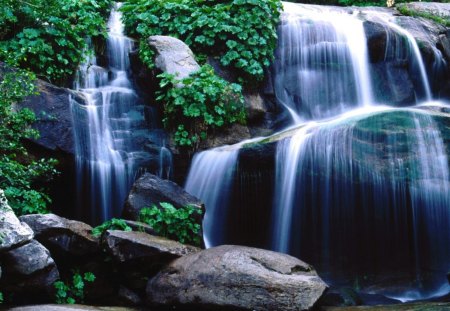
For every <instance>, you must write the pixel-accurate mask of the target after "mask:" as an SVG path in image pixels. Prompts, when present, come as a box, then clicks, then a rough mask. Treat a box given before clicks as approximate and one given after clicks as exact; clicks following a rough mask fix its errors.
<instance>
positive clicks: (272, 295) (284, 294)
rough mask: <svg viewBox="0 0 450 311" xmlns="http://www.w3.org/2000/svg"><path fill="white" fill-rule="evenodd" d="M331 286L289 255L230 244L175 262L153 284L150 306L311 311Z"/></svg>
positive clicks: (311, 269) (150, 286)
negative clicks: (309, 310)
mask: <svg viewBox="0 0 450 311" xmlns="http://www.w3.org/2000/svg"><path fill="white" fill-rule="evenodd" d="M326 288H327V285H326V284H325V283H324V282H323V281H322V280H321V279H320V278H319V277H318V275H317V274H316V272H315V271H314V270H313V268H312V267H311V266H309V265H308V264H306V263H304V262H302V261H300V260H299V259H297V258H294V257H292V256H289V255H285V254H281V253H275V252H272V251H267V250H262V249H256V248H250V247H244V246H232V245H224V246H219V247H215V248H210V249H207V250H204V251H201V252H199V253H196V254H193V255H189V256H185V257H182V258H179V259H177V260H175V261H174V262H173V263H171V264H170V265H169V266H168V267H167V268H166V269H164V270H163V271H161V272H160V273H159V274H158V275H156V276H155V277H154V278H153V279H151V280H150V281H149V283H148V285H147V290H146V291H147V298H148V302H149V304H150V305H156V306H160V305H173V306H179V307H181V308H185V309H188V310H194V309H196V308H210V309H214V310H215V309H227V310H236V309H239V310H308V309H311V308H312V307H313V306H314V304H315V303H316V301H317V300H318V299H319V298H320V297H321V296H322V294H323V293H324V291H325V289H326Z"/></svg>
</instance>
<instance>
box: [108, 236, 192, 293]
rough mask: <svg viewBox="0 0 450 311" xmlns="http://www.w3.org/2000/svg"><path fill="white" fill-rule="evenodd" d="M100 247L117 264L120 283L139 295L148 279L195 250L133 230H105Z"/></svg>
mask: <svg viewBox="0 0 450 311" xmlns="http://www.w3.org/2000/svg"><path fill="white" fill-rule="evenodd" d="M103 244H104V247H105V249H106V251H107V252H108V253H109V254H110V255H111V256H112V258H113V259H114V261H115V262H116V263H117V264H118V269H119V271H120V275H121V280H122V281H121V284H123V285H125V286H127V287H129V288H130V289H132V290H136V291H139V292H140V291H143V290H144V289H145V286H146V283H147V280H148V278H149V277H151V276H153V275H155V274H156V273H157V272H158V271H160V270H161V268H163V267H164V266H166V265H167V264H169V263H170V262H171V261H173V260H174V259H176V258H179V257H181V256H184V255H188V254H192V253H195V252H197V251H199V249H198V248H196V247H193V246H189V245H183V244H181V243H178V242H175V241H172V240H168V239H165V238H162V237H157V236H152V235H149V234H146V233H144V232H135V231H131V232H125V231H116V230H114V231H107V233H106V235H105V237H104V240H103Z"/></svg>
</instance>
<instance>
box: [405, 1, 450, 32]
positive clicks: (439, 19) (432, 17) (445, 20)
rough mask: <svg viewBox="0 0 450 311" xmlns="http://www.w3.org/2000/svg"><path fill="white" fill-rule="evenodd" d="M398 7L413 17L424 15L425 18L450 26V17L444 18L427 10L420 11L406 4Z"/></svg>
mask: <svg viewBox="0 0 450 311" xmlns="http://www.w3.org/2000/svg"><path fill="white" fill-rule="evenodd" d="M396 8H397V10H398V11H399V12H400V13H401V14H403V15H406V16H412V17H423V18H426V19H429V20H432V21H435V22H436V23H438V24H441V25H443V26H446V27H450V19H448V18H444V17H441V16H438V15H434V14H431V13H427V12H419V11H415V10H411V9H410V8H408V7H407V6H406V5H404V4H401V5H398V6H397V7H396Z"/></svg>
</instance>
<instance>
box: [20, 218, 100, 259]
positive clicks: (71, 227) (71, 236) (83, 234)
mask: <svg viewBox="0 0 450 311" xmlns="http://www.w3.org/2000/svg"><path fill="white" fill-rule="evenodd" d="M20 220H21V221H23V222H25V223H27V224H28V225H29V226H30V227H31V229H33V231H34V233H35V235H36V239H37V240H38V241H40V242H41V243H42V244H44V245H45V246H46V247H48V248H50V249H51V250H57V251H58V252H62V253H66V255H76V256H83V255H87V254H92V253H96V252H98V251H99V245H98V244H99V243H98V239H96V238H94V237H93V236H92V234H91V231H92V227H91V226H89V225H88V224H85V223H83V222H81V221H75V220H69V219H66V218H63V217H60V216H57V215H55V214H33V215H25V216H21V217H20Z"/></svg>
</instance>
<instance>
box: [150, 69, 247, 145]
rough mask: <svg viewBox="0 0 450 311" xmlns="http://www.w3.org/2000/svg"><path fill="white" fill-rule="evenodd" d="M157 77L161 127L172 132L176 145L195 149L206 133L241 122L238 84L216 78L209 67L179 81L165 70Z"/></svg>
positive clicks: (243, 118) (242, 119)
mask: <svg viewBox="0 0 450 311" xmlns="http://www.w3.org/2000/svg"><path fill="white" fill-rule="evenodd" d="M159 77H160V78H161V82H160V87H161V90H160V91H158V94H157V95H158V97H157V101H159V102H161V103H163V104H164V119H163V122H164V126H165V127H166V128H167V129H169V130H172V131H174V133H175V135H174V140H175V143H176V144H177V145H179V146H184V147H193V148H194V149H196V148H197V147H198V144H199V142H200V141H201V140H203V139H205V138H206V136H207V134H208V132H210V131H213V130H214V129H216V128H220V127H223V126H226V125H230V124H233V123H235V122H244V121H245V109H244V99H243V97H242V94H241V86H240V85H238V84H230V83H228V82H227V81H225V80H223V79H222V78H219V77H218V76H216V75H215V74H214V69H213V68H212V67H211V66H209V65H203V66H202V67H201V68H200V70H199V71H198V72H196V73H194V74H192V75H191V76H189V77H187V78H185V79H182V80H178V79H176V77H175V76H173V75H170V74H167V73H163V74H161V75H159Z"/></svg>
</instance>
